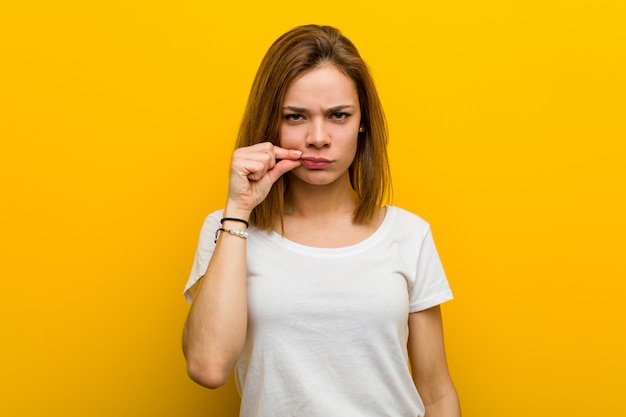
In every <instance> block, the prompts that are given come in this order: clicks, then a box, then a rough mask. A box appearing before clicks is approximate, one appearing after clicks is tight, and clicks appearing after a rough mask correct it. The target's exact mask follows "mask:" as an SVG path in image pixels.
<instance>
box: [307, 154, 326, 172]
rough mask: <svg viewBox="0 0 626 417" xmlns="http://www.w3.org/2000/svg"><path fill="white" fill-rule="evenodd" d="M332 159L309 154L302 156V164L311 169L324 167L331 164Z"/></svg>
mask: <svg viewBox="0 0 626 417" xmlns="http://www.w3.org/2000/svg"><path fill="white" fill-rule="evenodd" d="M331 162H332V161H329V160H328V159H325V158H315V157H312V156H307V157H304V158H302V165H304V166H305V167H306V168H309V169H322V168H326V167H327V166H328V165H330V164H331Z"/></svg>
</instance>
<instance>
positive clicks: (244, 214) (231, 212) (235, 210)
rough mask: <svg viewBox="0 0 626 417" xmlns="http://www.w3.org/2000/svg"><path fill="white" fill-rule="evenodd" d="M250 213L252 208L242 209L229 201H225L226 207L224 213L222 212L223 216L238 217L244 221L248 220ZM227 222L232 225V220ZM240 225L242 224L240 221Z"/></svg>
mask: <svg viewBox="0 0 626 417" xmlns="http://www.w3.org/2000/svg"><path fill="white" fill-rule="evenodd" d="M251 213H252V210H247V209H242V208H239V207H237V206H236V205H234V204H232V203H231V202H230V201H229V202H227V203H226V207H225V208H224V214H223V218H225V219H226V218H233V219H239V220H242V221H244V222H247V221H249V220H250V214H251ZM227 222H228V223H231V225H232V223H233V222H232V221H230V220H227ZM240 226H243V225H242V224H241V223H240Z"/></svg>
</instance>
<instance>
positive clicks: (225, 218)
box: [220, 217, 250, 229]
mask: <svg viewBox="0 0 626 417" xmlns="http://www.w3.org/2000/svg"><path fill="white" fill-rule="evenodd" d="M226 221H231V222H239V223H243V224H245V225H246V229H247V228H248V227H250V223H248V222H247V221H245V220H244V219H237V218H235V217H224V218H223V219H222V220H220V223H221V224H222V226H223V225H224V222H226Z"/></svg>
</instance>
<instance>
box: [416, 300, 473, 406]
mask: <svg viewBox="0 0 626 417" xmlns="http://www.w3.org/2000/svg"><path fill="white" fill-rule="evenodd" d="M408 350H409V360H410V362H411V371H412V373H413V381H414V382H415V386H416V387H417V391H418V392H419V394H420V396H421V397H422V400H423V401H424V406H425V407H426V417H460V416H461V409H460V406H459V399H458V396H457V393H456V389H455V388H454V384H453V383H452V378H451V377H450V373H449V371H448V363H447V360H446V352H445V346H444V341H443V326H442V320H441V309H440V307H439V306H435V307H432V308H429V309H427V310H424V311H419V312H416V313H411V314H410V315H409V342H408Z"/></svg>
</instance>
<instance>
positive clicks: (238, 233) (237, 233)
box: [213, 227, 248, 243]
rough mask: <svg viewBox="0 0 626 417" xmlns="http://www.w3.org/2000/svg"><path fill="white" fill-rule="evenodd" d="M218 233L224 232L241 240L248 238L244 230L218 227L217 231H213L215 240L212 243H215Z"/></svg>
mask: <svg viewBox="0 0 626 417" xmlns="http://www.w3.org/2000/svg"><path fill="white" fill-rule="evenodd" d="M220 232H226V233H228V234H229V235H233V236H237V237H240V238H242V239H247V238H248V232H246V231H245V230H237V229H224V228H223V227H220V228H219V229H217V230H216V231H215V240H214V241H213V243H217V238H218V237H219V236H220Z"/></svg>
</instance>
